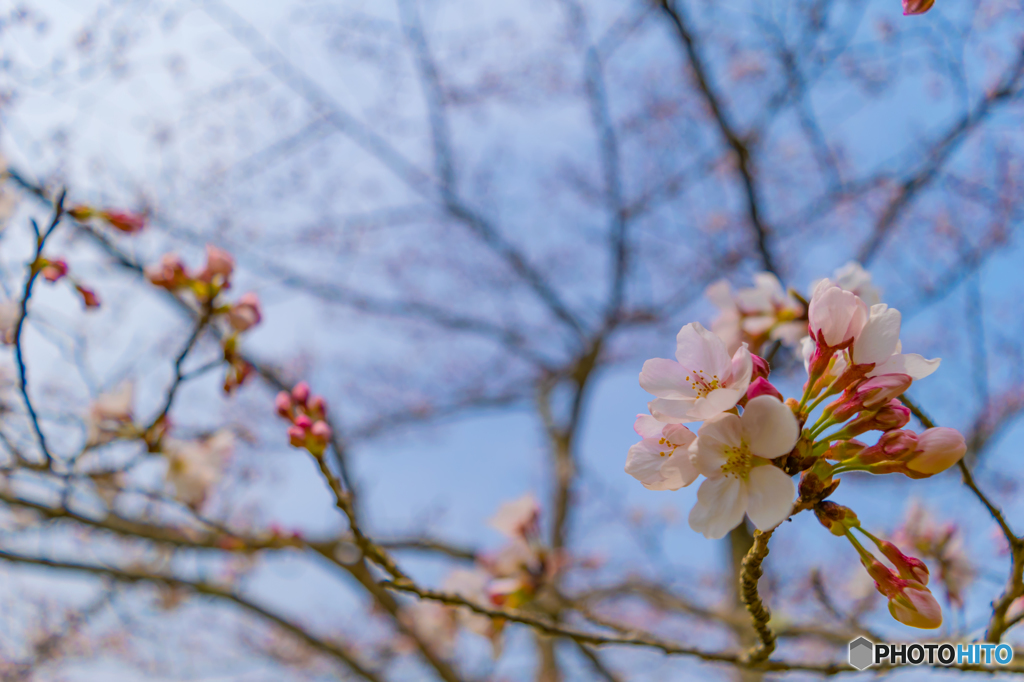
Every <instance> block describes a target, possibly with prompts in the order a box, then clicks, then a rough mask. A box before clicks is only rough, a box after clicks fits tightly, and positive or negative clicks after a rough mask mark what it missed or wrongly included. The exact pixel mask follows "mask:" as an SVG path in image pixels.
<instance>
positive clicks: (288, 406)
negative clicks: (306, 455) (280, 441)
mask: <svg viewBox="0 0 1024 682" xmlns="http://www.w3.org/2000/svg"><path fill="white" fill-rule="evenodd" d="M274 406H275V407H276V408H277V413H278V414H279V415H280V416H282V417H284V418H285V419H287V420H288V421H290V422H291V423H292V425H291V426H290V427H288V442H289V443H291V444H292V445H293V446H295V447H297V448H304V449H306V450H309V452H310V453H312V454H313V455H314V456H316V457H319V456H321V455H322V454H323V453H324V450H326V449H327V443H328V442H329V441H330V440H331V427H330V426H328V425H327V421H326V417H327V403H326V402H325V401H324V399H323V396H319V395H311V393H310V390H309V384H307V383H306V382H305V381H300V382H299V383H297V384H295V387H294V388H292V390H291V392H289V391H281V392H280V393H278V394H277V398H276V400H275V401H274Z"/></svg>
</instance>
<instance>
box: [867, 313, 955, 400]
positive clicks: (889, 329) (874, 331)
mask: <svg viewBox="0 0 1024 682" xmlns="http://www.w3.org/2000/svg"><path fill="white" fill-rule="evenodd" d="M901 321H902V316H901V315H900V311H898V310H896V309H895V308H890V307H889V306H887V305H886V304H884V303H879V304H877V305H873V306H871V311H870V315H869V317H868V321H867V322H866V323H865V324H864V327H863V329H862V330H861V332H860V334H859V335H858V336H857V338H856V340H854V342H853V347H852V348H851V349H850V350H851V356H852V360H853V364H855V365H865V364H874V365H875V367H874V369H872V370H871V371H870V372H868V376H869V377H874V376H879V375H882V374H906V375H909V376H910V378H912V379H914V380H915V381H916V380H918V379H924V378H925V377H926V376H928V375H930V374H931V373H932V372H934V371H935V370H937V369H938V368H939V362H940V360H939V359H938V358H936V359H934V360H926V359H925V358H924V357H923V356H921V355H918V354H917V353H901V352H900V351H901V349H902V347H901V344H900V324H901Z"/></svg>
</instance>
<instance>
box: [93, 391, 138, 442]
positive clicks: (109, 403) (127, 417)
mask: <svg viewBox="0 0 1024 682" xmlns="http://www.w3.org/2000/svg"><path fill="white" fill-rule="evenodd" d="M134 402H135V386H134V384H132V383H131V382H128V381H126V382H124V383H122V384H121V385H120V386H118V387H117V388H115V389H113V390H112V391H109V392H106V393H101V394H100V395H99V396H97V397H96V400H94V401H93V403H92V406H91V407H90V408H89V416H88V418H87V419H86V438H85V442H86V445H87V446H96V445H103V444H104V443H109V442H110V441H112V440H114V439H116V438H119V437H121V436H123V435H126V433H128V432H130V430H131V428H130V427H131V424H132V405H133V403H134Z"/></svg>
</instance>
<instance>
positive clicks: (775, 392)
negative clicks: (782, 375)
mask: <svg viewBox="0 0 1024 682" xmlns="http://www.w3.org/2000/svg"><path fill="white" fill-rule="evenodd" d="M760 395H770V396H772V397H774V398H777V399H778V400H780V401H782V400H784V398H783V397H782V393H780V392H779V389H777V388H775V387H774V386H773V385H772V384H771V382H769V381H768V380H767V379H765V378H764V377H758V378H757V379H755V380H754V381H752V382H750V386H748V387H747V400H752V399H753V398H756V397H758V396H760Z"/></svg>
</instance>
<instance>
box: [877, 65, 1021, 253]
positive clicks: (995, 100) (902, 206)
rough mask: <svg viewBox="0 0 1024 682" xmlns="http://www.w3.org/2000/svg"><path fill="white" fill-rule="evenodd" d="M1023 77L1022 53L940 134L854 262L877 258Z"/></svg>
mask: <svg viewBox="0 0 1024 682" xmlns="http://www.w3.org/2000/svg"><path fill="white" fill-rule="evenodd" d="M1022 76H1024V50H1022V51H1021V53H1020V54H1019V55H1018V57H1017V60H1016V61H1015V62H1014V63H1013V64H1012V65H1011V66H1010V68H1009V69H1008V70H1007V71H1006V73H1005V74H1004V75H1003V77H1002V79H1001V80H1000V83H999V84H998V85H997V86H995V87H994V88H992V89H991V90H989V91H988V92H986V93H985V95H983V96H982V97H981V99H980V100H979V101H978V103H977V104H976V105H975V106H974V107H972V108H971V109H970V110H969V111H968V112H967V113H965V114H964V115H963V116H962V117H961V118H960V119H959V120H958V121H957V122H956V123H954V124H953V125H952V126H951V127H950V129H949V130H948V131H947V132H946V134H945V135H943V136H942V137H941V138H940V139H939V140H938V142H937V143H935V145H934V146H933V147H932V148H931V150H930V151H929V153H928V159H927V161H926V162H925V163H924V164H923V165H922V166H921V167H920V168H918V170H917V171H916V172H915V173H914V174H912V175H910V176H909V177H907V178H906V179H905V180H904V181H903V182H902V183H901V184H900V186H899V189H897V191H896V194H895V195H894V196H893V197H892V199H890V200H889V203H888V204H887V205H886V207H885V210H884V211H883V212H882V215H881V216H880V217H879V219H878V221H877V222H876V223H875V227H874V229H873V230H872V233H871V236H870V237H869V238H868V241H867V242H865V243H864V246H862V247H861V249H860V253H859V254H858V256H857V260H859V261H860V262H861V263H863V264H865V265H867V264H868V263H870V262H871V260H872V259H873V258H874V257H875V256H876V255H878V251H879V249H880V248H881V247H882V244H883V243H884V242H885V239H886V237H888V235H889V233H890V232H891V231H892V229H893V228H894V227H895V226H896V223H897V221H898V220H899V218H900V217H901V216H902V215H903V213H904V212H905V211H906V210H907V208H908V207H909V206H910V204H911V202H912V201H913V200H914V198H915V197H916V196H917V195H918V194H919V193H920V192H921V190H923V189H925V188H926V187H927V186H928V185H930V184H931V182H932V181H933V180H934V179H935V178H936V177H937V176H938V174H939V171H940V170H941V169H942V166H943V165H944V164H945V163H946V161H948V160H949V158H950V157H951V156H952V155H953V153H954V152H956V150H957V149H959V148H960V145H961V144H963V142H964V141H965V140H966V139H967V138H968V137H969V136H970V134H971V133H972V132H973V131H974V130H975V129H976V128H977V127H978V126H979V125H980V124H981V123H983V122H984V121H985V119H986V118H988V116H989V115H990V114H991V113H992V112H993V111H994V110H995V109H996V108H997V106H998V105H999V104H1001V103H1005V102H1009V101H1012V100H1013V99H1015V98H1016V97H1017V96H1018V95H1019V94H1020V89H1019V85H1020V80H1021V77H1022Z"/></svg>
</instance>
